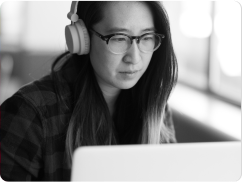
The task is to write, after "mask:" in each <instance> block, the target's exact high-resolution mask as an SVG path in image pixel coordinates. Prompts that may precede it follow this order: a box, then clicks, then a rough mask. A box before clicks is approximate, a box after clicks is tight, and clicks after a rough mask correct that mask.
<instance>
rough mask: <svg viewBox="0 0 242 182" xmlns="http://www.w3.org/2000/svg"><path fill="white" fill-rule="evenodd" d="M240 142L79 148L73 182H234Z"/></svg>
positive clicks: (75, 153)
mask: <svg viewBox="0 0 242 182" xmlns="http://www.w3.org/2000/svg"><path fill="white" fill-rule="evenodd" d="M240 177H241V142H240V141H236V142H208V143H176V144H161V145H116V146H90V147H79V148H78V149H76V150H75V152H74V156H73V166H72V172H71V180H72V181H89V180H91V181H99V180H100V181H126V180H128V181H137V180H138V181H153V180H155V181H163V180H165V181H170V180H173V181H189V180H192V181H195V180H201V181H207V180H209V181H224V180H226V181H236V180H239V178H240Z"/></svg>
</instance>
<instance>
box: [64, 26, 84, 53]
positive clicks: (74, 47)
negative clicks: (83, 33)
mask: <svg viewBox="0 0 242 182" xmlns="http://www.w3.org/2000/svg"><path fill="white" fill-rule="evenodd" d="M65 37H66V44H67V47H68V50H69V51H70V52H71V53H72V54H73V53H78V52H79V49H80V43H79V36H78V32H77V30H76V27H75V26H74V25H67V26H66V28H65Z"/></svg>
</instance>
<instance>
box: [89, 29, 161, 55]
mask: <svg viewBox="0 0 242 182" xmlns="http://www.w3.org/2000/svg"><path fill="white" fill-rule="evenodd" d="M90 31H91V32H93V33H94V34H96V35H97V36H98V37H99V38H101V39H102V40H103V41H105V42H106V43H107V45H108V43H109V40H110V39H111V38H112V37H113V36H116V35H124V36H126V37H128V38H129V39H130V41H131V45H132V44H133V40H134V39H135V40H136V42H137V44H138V48H139V50H140V51H142V52H144V53H151V52H146V51H143V50H141V49H140V47H139V43H140V39H141V38H142V37H144V36H146V35H149V34H155V35H157V36H158V37H159V38H160V42H159V45H158V46H157V47H156V48H155V49H154V50H153V51H152V52H154V51H156V50H157V49H158V48H159V47H160V45H161V42H162V39H164V38H165V35H164V34H158V33H155V32H154V33H153V32H150V33H145V34H142V35H140V36H130V35H127V34H124V33H114V34H109V35H102V34H100V33H98V32H97V31H95V30H93V29H90ZM130 47H131V46H130ZM130 47H129V48H130ZM108 48H109V51H110V52H112V51H111V50H110V47H109V46H108ZM128 50H129V49H127V50H126V51H125V52H127V51H128ZM125 52H123V53H115V52H112V53H114V54H124V53H125Z"/></svg>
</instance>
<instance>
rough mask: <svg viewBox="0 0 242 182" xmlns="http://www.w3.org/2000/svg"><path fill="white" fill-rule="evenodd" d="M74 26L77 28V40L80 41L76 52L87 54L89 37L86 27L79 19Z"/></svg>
mask: <svg viewBox="0 0 242 182" xmlns="http://www.w3.org/2000/svg"><path fill="white" fill-rule="evenodd" d="M75 27H76V29H77V32H78V36H79V42H80V45H79V46H80V47H79V51H78V54H79V55H83V54H88V53H89V50H90V38H89V34H88V31H87V28H86V26H85V24H84V22H83V21H82V20H81V19H79V20H78V21H77V22H76V23H75Z"/></svg>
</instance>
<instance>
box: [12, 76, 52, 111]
mask: <svg viewBox="0 0 242 182" xmlns="http://www.w3.org/2000/svg"><path fill="white" fill-rule="evenodd" d="M14 96H18V97H22V98H23V99H26V100H27V101H28V102H30V103H32V104H33V105H34V106H36V107H38V106H43V105H48V104H50V103H52V102H56V93H55V88H54V84H53V81H52V79H51V77H50V76H49V75H48V76H45V77H43V78H41V79H40V80H36V81H34V82H31V83H29V84H27V85H24V86H23V87H22V88H20V89H19V90H18V91H17V92H16V93H15V94H14Z"/></svg>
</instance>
